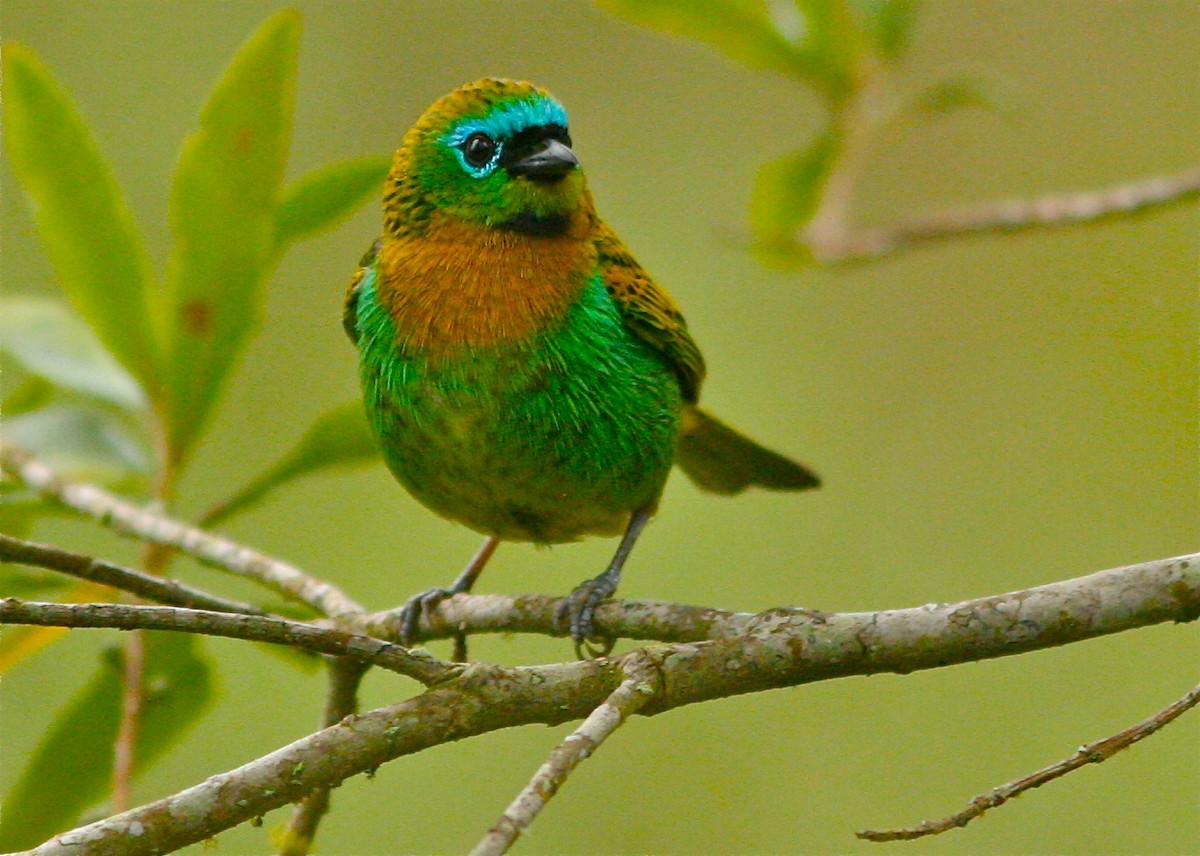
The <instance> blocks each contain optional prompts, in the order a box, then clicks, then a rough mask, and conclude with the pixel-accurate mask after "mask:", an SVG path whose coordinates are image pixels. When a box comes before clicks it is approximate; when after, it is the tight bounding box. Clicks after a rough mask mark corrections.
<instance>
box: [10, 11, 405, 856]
mask: <svg viewBox="0 0 1200 856" xmlns="http://www.w3.org/2000/svg"><path fill="white" fill-rule="evenodd" d="M300 34H301V26H300V17H299V15H298V14H297V13H296V12H294V11H290V10H289V11H284V12H281V13H279V14H277V15H275V16H274V17H272V18H271V19H269V20H268V21H267V22H266V23H264V24H263V26H262V27H261V28H260V29H259V30H258V31H257V32H256V33H255V34H254V35H253V36H252V37H251V38H250V39H249V40H248V41H247V42H246V43H245V44H244V45H243V46H242V47H241V48H240V50H239V51H238V52H237V54H236V55H235V56H234V57H233V59H232V61H231V62H230V63H229V65H228V67H227V68H226V69H225V71H224V73H223V74H222V75H221V77H220V78H219V79H218V81H217V82H216V84H215V86H214V87H213V89H212V92H211V93H210V94H209V96H208V98H207V99H206V100H205V102H204V104H203V106H202V108H201V110H200V114H199V120H198V124H197V127H196V129H195V130H194V131H193V132H192V133H191V134H189V135H188V136H187V138H186V139H185V140H184V142H183V145H182V148H181V150H180V154H179V158H178V161H177V163H176V165H175V170H174V176H173V179H172V184H171V188H170V212H169V215H170V228H171V234H172V235H173V237H174V248H173V250H172V253H171V256H170V259H169V262H168V263H167V265H166V270H165V271H163V272H161V274H160V273H157V272H156V271H155V270H154V267H153V265H152V264H151V261H150V254H149V253H148V251H147V249H146V247H145V244H144V241H143V239H142V236H141V234H140V232H139V229H138V227H137V224H136V222H135V219H134V217H133V215H132V213H131V212H130V210H129V208H128V206H127V205H126V203H125V200H124V198H123V196H122V193H121V188H120V187H119V185H118V183H117V180H116V178H115V177H114V174H113V171H112V169H111V168H110V166H109V165H108V163H107V162H106V160H105V158H104V156H103V154H102V153H101V151H100V149H99V147H98V146H97V145H96V142H95V140H94V138H93V135H92V133H91V131H90V130H89V128H88V125H87V123H86V121H85V120H84V119H83V117H82V116H81V115H80V114H79V112H78V110H77V109H76V107H75V105H74V104H73V103H72V101H71V99H70V97H69V96H68V94H67V93H66V92H65V91H64V90H63V88H62V87H61V86H60V85H59V84H58V83H57V81H56V80H55V79H54V77H53V75H52V74H51V72H50V70H49V69H48V68H47V67H46V66H45V65H44V64H43V63H42V62H41V61H40V60H39V59H38V57H37V56H36V55H35V54H34V53H33V51H31V50H30V49H29V48H27V47H25V46H24V45H21V44H17V43H9V44H6V45H5V46H4V58H3V72H4V80H3V84H4V96H5V97H4V104H3V107H4V125H5V131H6V133H5V143H6V153H7V156H8V158H9V160H10V162H11V164H12V168H13V171H14V173H15V175H16V177H17V179H18V181H19V183H20V186H21V188H22V189H23V190H24V192H25V194H26V196H27V198H28V201H29V205H30V210H31V212H32V214H33V217H34V219H35V221H36V224H37V229H38V233H39V235H40V237H41V240H42V243H43V245H44V246H45V248H46V252H47V254H48V255H49V257H50V259H51V261H52V263H53V266H54V269H55V272H56V274H57V277H58V280H59V283H60V285H61V288H62V291H63V293H64V294H65V296H66V298H67V300H66V302H64V301H60V300H57V299H53V298H44V297H32V296H28V295H19V294H9V295H5V296H4V297H3V298H0V325H2V327H0V360H3V364H4V368H5V375H6V379H7V380H8V383H7V384H6V391H5V395H4V397H3V401H2V402H0V408H2V411H3V413H4V423H3V432H4V438H5V440H6V441H11V442H14V443H17V444H19V445H21V446H22V447H24V448H27V449H30V450H31V451H33V452H35V453H36V454H37V455H38V456H39V458H41V459H43V460H45V461H46V462H47V463H49V464H51V465H52V466H54V467H55V469H57V470H58V471H60V472H62V473H63V474H65V475H67V476H69V477H70V478H72V479H78V480H82V481H87V482H93V483H98V484H101V485H105V486H107V487H110V488H115V489H117V490H120V491H123V492H125V493H128V494H130V495H132V496H134V497H139V498H141V499H143V500H147V499H151V498H153V499H157V500H159V501H160V502H168V501H169V500H170V498H171V494H172V492H173V487H174V485H175V483H176V482H177V480H178V478H179V476H180V474H181V473H182V471H183V470H184V468H185V467H186V465H187V463H188V462H189V460H190V458H191V455H192V452H193V451H194V449H195V448H196V445H197V443H198V441H200V440H201V439H202V438H203V436H204V434H205V431H206V430H207V429H208V427H209V426H210V425H211V424H212V423H213V421H214V419H215V418H216V416H217V413H218V411H219V406H220V403H221V401H222V394H223V391H224V389H225V386H226V381H227V380H228V378H229V376H230V374H231V373H232V371H233V370H234V369H235V367H236V365H237V362H238V358H239V357H240V356H241V354H242V352H243V351H244V349H245V345H246V343H247V341H248V340H249V338H250V337H251V336H252V335H253V334H254V333H255V331H256V330H257V329H258V328H259V327H260V325H261V322H262V306H263V289H264V286H265V284H266V283H267V281H268V280H269V279H270V277H271V274H272V272H273V270H274V268H275V266H276V264H277V262H278V260H279V258H280V257H281V256H282V255H283V253H284V252H286V250H287V249H288V247H289V246H291V245H292V244H294V243H295V242H297V241H300V240H303V239H305V238H307V237H310V236H312V235H314V234H316V233H318V232H320V231H321V230H323V229H326V228H329V227H330V226H332V225H334V224H335V223H337V222H338V221H339V220H341V219H343V218H344V217H346V216H348V215H349V214H350V213H351V212H352V211H353V210H354V209H356V208H357V207H358V206H359V205H361V204H362V203H363V202H364V201H366V200H367V199H370V198H372V197H377V196H378V194H379V191H380V188H381V186H382V183H383V179H384V176H385V175H386V173H387V169H388V158H386V157H383V156H364V157H359V158H354V159H350V160H346V161H341V162H337V163H333V164H330V165H328V166H325V167H323V168H320V169H317V170H315V171H313V172H311V173H309V174H307V175H304V176H302V177H300V178H299V179H297V180H296V181H294V182H292V183H290V184H289V183H285V182H284V175H285V171H286V165H287V156H288V149H289V145H290V142H291V136H292V113H293V105H294V100H295V98H294V96H295V80H296V70H297V59H298V52H299V45H300ZM377 454H378V452H377V449H376V447H375V444H374V442H373V441H372V440H371V438H370V436H369V429H368V426H367V424H366V419H365V416H364V415H363V413H362V410H361V405H359V404H358V402H350V403H347V404H345V405H342V406H340V407H337V408H334V409H333V410H332V411H330V412H329V413H327V414H325V415H324V416H322V417H320V418H319V419H317V420H316V422H315V423H314V425H313V426H312V428H311V429H310V430H309V431H308V432H307V433H306V434H305V435H304V436H303V437H301V438H300V439H299V440H298V441H297V444H296V446H295V448H294V449H293V450H292V451H290V452H289V453H287V454H286V455H285V456H284V457H283V459H282V460H280V461H279V462H278V463H277V464H275V465H273V466H271V467H269V468H268V469H267V470H266V471H265V472H264V473H262V474H261V475H259V476H257V477H256V478H253V479H251V480H250V481H249V482H248V483H247V484H246V485H244V486H243V487H241V488H239V489H237V490H235V491H234V492H233V493H232V495H231V496H230V497H229V498H228V499H227V500H226V501H225V502H222V503H221V504H220V505H218V506H217V507H215V508H214V509H213V510H212V511H211V512H210V513H209V515H208V521H209V522H210V523H214V522H217V521H218V520H222V519H228V518H229V517H230V516H231V515H232V514H234V513H237V512H241V511H244V510H246V509H247V508H249V507H251V506H252V505H254V504H255V503H256V502H259V501H260V500H262V499H263V498H264V497H265V496H267V495H268V494H269V493H270V492H271V491H273V490H276V489H277V488H279V487H280V486H282V485H284V484H286V483H288V482H289V481H291V480H293V479H295V478H296V477H298V476H301V475H304V474H305V473H308V472H312V471H314V470H317V469H320V468H324V467H329V466H333V465H336V464H342V463H348V462H357V461H368V460H373V459H374V458H375V457H376V456H377ZM0 496H2V498H3V504H2V505H0V531H3V532H5V533H8V534H14V535H21V534H24V533H25V532H27V531H28V530H29V529H30V527H31V526H33V525H34V523H35V522H36V521H37V520H38V519H40V518H43V517H45V516H47V515H52V514H56V513H59V509H58V508H57V507H56V506H54V505H53V504H51V503H50V502H49V501H47V500H44V499H42V498H40V497H39V496H37V495H34V494H32V493H30V492H27V491H25V490H23V489H21V488H20V487H18V486H17V485H15V484H13V483H10V482H0ZM0 588H2V589H3V591H5V592H7V593H10V594H16V593H24V594H38V595H41V596H43V597H45V596H51V597H54V598H56V599H58V600H61V601H64V602H81V601H86V600H93V599H104V598H105V595H104V589H103V588H102V587H99V586H97V585H96V584H94V583H84V582H80V583H75V584H71V583H69V582H64V581H63V580H61V579H58V578H56V577H54V576H53V575H50V574H46V573H38V572H29V571H25V570H19V569H17V568H16V567H12V566H0ZM108 597H111V595H108ZM62 635H63V631H62V630H61V629H59V628H33V627H24V628H19V629H16V630H14V631H12V632H9V633H6V634H5V636H4V639H3V641H2V642H0V671H3V670H4V669H7V668H9V667H11V666H12V665H13V664H14V663H17V662H20V661H21V660H23V659H25V658H27V657H30V656H32V655H34V654H36V653H37V652H39V651H42V650H44V649H45V648H46V647H47V646H49V645H50V644H52V643H53V642H54V641H55V640H56V639H58V638H60V637H61V636H62ZM146 636H147V644H146V665H145V670H144V674H143V683H144V685H145V686H147V687H149V688H150V690H151V691H150V697H149V698H148V699H147V700H146V704H145V711H144V716H143V718H142V721H141V729H140V731H141V739H140V740H139V741H138V744H137V755H136V760H137V765H138V767H144V766H145V765H146V764H147V763H149V762H151V761H152V760H153V759H154V758H156V757H158V756H159V755H160V754H161V753H162V752H163V751H164V750H165V749H166V748H168V747H169V746H170V745H171V743H172V742H174V741H175V740H177V739H178V738H179V737H180V736H181V735H182V734H183V733H184V732H185V731H186V730H187V729H188V728H189V727H190V726H191V725H192V724H194V723H195V722H196V720H197V719H198V718H199V716H200V715H201V714H202V713H203V711H204V709H205V707H206V705H207V704H208V703H209V701H210V700H211V698H212V691H213V684H214V676H213V675H212V668H211V664H210V663H209V661H208V659H207V658H206V657H205V656H204V654H203V651H202V650H201V645H200V643H199V641H198V640H196V639H195V638H193V637H190V636H187V635H180V634H167V633H148V634H147V635H146ZM120 656H121V655H120V654H119V652H117V651H116V650H112V651H107V652H106V653H105V654H104V655H103V656H102V658H101V662H99V663H98V664H97V666H96V668H95V672H94V673H93V675H92V677H91V679H90V680H89V681H88V682H87V683H86V684H85V685H84V686H83V687H82V688H81V689H80V690H79V691H78V692H77V693H76V695H75V697H74V699H73V700H72V701H71V702H70V703H68V705H67V706H66V707H65V708H64V709H62V710H61V711H59V713H58V716H57V718H56V719H55V721H54V724H53V725H52V727H51V728H50V730H49V732H48V733H47V734H46V736H45V738H44V739H43V740H42V742H41V744H40V745H39V747H38V749H37V750H36V752H35V753H34V756H33V758H32V759H31V761H30V763H29V765H28V766H27V767H26V769H25V770H24V771H23V773H22V775H21V776H20V778H19V780H18V781H17V783H16V785H15V787H14V788H13V790H12V791H11V792H10V793H9V794H8V795H7V797H6V799H5V800H4V803H3V814H4V818H5V823H4V824H3V826H2V827H0V849H4V850H10V849H16V848H21V847H25V846H29V845H32V844H36V843H37V842H38V841H41V840H43V839H44V838H46V837H47V836H49V835H51V834H53V833H54V832H57V831H59V830H60V829H62V828H64V827H65V826H67V825H69V824H70V823H72V822H74V821H75V820H76V819H77V818H78V817H79V815H80V814H81V813H82V812H83V811H85V810H87V809H88V808H90V807H92V806H95V805H96V804H98V803H99V802H100V801H101V800H102V799H103V797H104V794H105V793H106V791H107V788H108V787H109V784H110V782H109V780H108V777H109V775H110V774H109V772H108V771H110V770H111V769H112V761H113V741H114V738H115V737H116V733H117V728H118V722H119V719H120V705H121V685H122V679H121V668H120V664H119V662H118V661H119V659H120ZM64 776H69V777H70V781H64V780H63V777H64Z"/></svg>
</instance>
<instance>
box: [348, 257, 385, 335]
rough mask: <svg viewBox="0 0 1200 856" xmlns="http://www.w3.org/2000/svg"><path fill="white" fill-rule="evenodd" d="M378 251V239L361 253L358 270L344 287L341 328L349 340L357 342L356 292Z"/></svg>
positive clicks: (360, 286) (373, 262)
mask: <svg viewBox="0 0 1200 856" xmlns="http://www.w3.org/2000/svg"><path fill="white" fill-rule="evenodd" d="M378 252H379V241H376V242H375V243H373V244H371V248H370V249H369V250H367V251H366V253H364V254H363V257H362V259H360V260H359V262H358V270H356V271H355V272H354V276H352V277H351V278H350V286H349V287H348V288H347V289H346V300H345V302H344V303H343V304H342V328H343V329H344V330H345V331H346V335H347V336H349V337H350V341H351V342H353V343H354V344H356V345H357V344H358V293H359V291H360V289H361V288H362V281H363V277H364V276H366V274H367V271H368V270H370V268H371V266H372V265H374V264H375V255H376V254H377V253H378Z"/></svg>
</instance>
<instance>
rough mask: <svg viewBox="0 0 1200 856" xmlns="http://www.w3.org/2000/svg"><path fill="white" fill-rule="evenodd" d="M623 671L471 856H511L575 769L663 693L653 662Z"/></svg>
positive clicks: (627, 662)
mask: <svg viewBox="0 0 1200 856" xmlns="http://www.w3.org/2000/svg"><path fill="white" fill-rule="evenodd" d="M623 668H624V669H625V674H626V677H625V680H623V681H621V684H620V686H618V687H617V688H616V689H615V690H613V692H612V695H610V696H609V697H608V698H606V699H605V700H604V703H603V704H601V705H600V706H599V707H598V708H596V709H595V710H593V711H592V712H591V713H590V714H588V717H587V719H585V720H584V721H583V722H582V723H581V724H580V726H579V727H578V728H576V729H575V730H574V731H573V732H571V733H570V734H569V735H568V736H567V738H566V739H565V740H563V742H562V743H560V744H559V745H558V746H556V747H555V748H554V751H553V752H551V753H550V758H549V760H547V761H546V763H545V764H542V766H541V767H539V768H538V770H537V772H536V773H534V774H533V778H532V779H531V780H530V781H529V784H528V785H526V786H525V787H524V789H522V791H521V793H519V794H517V797H516V799H514V800H513V801H512V802H511V803H509V806H508V808H506V809H505V810H504V813H503V814H501V815H500V818H499V819H498V820H497V821H496V822H495V824H493V825H492V828H491V829H489V830H488V831H487V833H486V834H485V835H484V836H483V838H482V839H481V840H480V842H479V843H478V844H476V845H475V848H474V849H473V850H471V856H503V854H504V853H507V852H508V849H509V848H510V847H512V845H513V844H514V843H515V842H516V840H517V837H518V836H520V834H521V833H522V832H523V831H524V830H525V829H528V828H529V825H530V824H531V823H533V821H534V820H535V819H536V818H537V816H538V815H539V814H540V813H541V811H542V809H543V808H545V806H546V803H547V802H549V801H550V799H551V798H552V797H553V796H554V795H555V794H556V793H558V789H559V788H561V787H562V786H563V783H564V782H566V780H567V777H568V776H569V775H571V773H572V772H573V771H574V770H575V768H576V767H578V766H579V765H580V764H581V763H582V762H583V761H584V760H586V759H587V758H588V757H589V756H590V755H591V754H592V753H593V752H595V751H596V749H597V748H598V747H599V746H600V744H601V743H603V742H604V741H605V740H606V739H607V738H608V736H609V735H610V734H612V733H613V732H614V731H616V730H617V728H619V727H620V726H621V724H622V723H623V722H625V720H626V719H628V718H629V717H631V716H633V714H634V713H636V712H637V711H638V710H639V709H640V708H641V707H642V706H643V705H645V704H646V702H647V701H649V700H650V698H651V697H652V696H653V695H655V694H656V693H657V692H658V686H657V680H656V671H655V667H654V664H653V662H651V661H650V660H649V658H647V657H644V656H639V655H637V654H634V655H630V656H629V657H627V658H625V659H624V661H623Z"/></svg>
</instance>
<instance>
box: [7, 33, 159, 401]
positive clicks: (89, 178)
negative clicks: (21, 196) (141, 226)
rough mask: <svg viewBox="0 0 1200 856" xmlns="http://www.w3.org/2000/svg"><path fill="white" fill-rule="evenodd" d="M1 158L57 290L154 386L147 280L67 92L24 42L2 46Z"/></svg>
mask: <svg viewBox="0 0 1200 856" xmlns="http://www.w3.org/2000/svg"><path fill="white" fill-rule="evenodd" d="M3 102H4V136H5V140H6V142H7V148H8V155H9V160H10V161H11V163H12V166H13V172H14V173H15V174H16V176H17V178H18V180H19V181H20V183H21V186H22V187H23V188H24V189H25V193H26V194H27V195H28V197H29V200H30V203H31V205H32V208H33V213H34V218H35V220H36V221H37V225H38V230H39V232H40V234H41V237H42V242H43V243H44V244H45V245H46V251H47V253H48V254H49V256H50V260H51V261H52V262H53V264H54V268H55V270H56V271H57V272H58V276H59V279H60V280H61V281H62V287H63V289H64V291H66V293H67V296H68V297H69V298H70V299H71V302H72V304H74V306H75V308H76V309H78V310H79V314H80V315H82V316H83V317H84V319H85V320H86V321H87V322H88V323H89V324H91V325H92V328H93V329H94V330H95V331H96V334H97V335H98V336H99V337H100V341H101V342H103V343H104V346H105V347H106V348H108V350H109V351H110V352H111V353H112V354H113V356H115V357H116V358H117V360H118V361H119V362H120V363H121V364H122V365H123V366H125V368H127V369H128V370H129V371H130V372H132V373H133V375H134V376H135V377H137V378H138V379H139V380H140V381H141V383H142V385H143V386H144V387H145V388H147V389H154V387H155V378H156V375H157V369H158V347H157V343H156V341H155V338H154V328H153V325H152V320H151V310H150V289H151V287H152V282H153V273H152V270H151V266H150V260H149V256H147V254H146V250H145V247H144V245H143V243H142V239H141V236H140V235H139V234H138V230H137V227H136V225H135V224H134V222H133V218H132V216H131V215H130V213H129V211H128V209H127V208H126V206H125V202H124V200H123V199H122V198H121V193H120V190H119V188H118V187H117V182H116V180H115V179H114V178H113V175H112V172H111V171H110V169H109V167H108V165H107V164H106V163H105V161H104V159H103V158H102V157H101V155H100V152H99V150H98V149H97V148H96V144H95V142H94V141H93V140H92V136H91V133H90V132H89V131H88V129H87V126H86V125H85V124H84V122H83V119H82V118H81V117H80V116H79V114H78V113H77V112H76V111H75V107H74V105H72V103H71V101H70V99H69V98H68V97H67V94H66V93H65V92H64V91H63V90H62V89H61V88H60V87H59V85H58V83H57V82H56V81H55V80H54V78H53V77H52V76H51V74H50V72H49V70H48V69H47V68H46V67H45V66H44V65H43V64H42V63H41V61H40V60H38V59H37V57H36V56H35V55H34V54H33V52H32V51H30V50H29V49H28V48H26V47H24V46H23V45H20V44H16V43H10V44H7V45H5V46H4V99H3Z"/></svg>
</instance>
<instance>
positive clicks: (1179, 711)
mask: <svg viewBox="0 0 1200 856" xmlns="http://www.w3.org/2000/svg"><path fill="white" fill-rule="evenodd" d="M1198 702H1200V686H1195V687H1193V688H1192V689H1191V690H1190V691H1188V694H1187V695H1185V696H1184V697H1183V698H1181V699H1179V701H1177V702H1175V703H1174V704H1172V705H1170V706H1168V707H1167V708H1165V709H1164V710H1160V711H1159V712H1158V713H1156V714H1154V716H1152V717H1150V718H1149V719H1145V720H1143V721H1141V722H1139V723H1138V724H1137V725H1134V726H1132V727H1130V728H1126V729H1125V730H1124V731H1121V732H1119V733H1117V734H1114V735H1113V736H1112V737H1106V738H1105V739H1103V740H1097V741H1096V742H1095V743H1089V744H1087V745H1086V746H1080V747H1079V749H1078V750H1076V752H1075V754H1073V755H1071V756H1070V757H1069V758H1064V759H1063V760H1061V761H1059V762H1058V763H1056V764H1051V765H1050V766H1049V767H1043V768H1042V769H1040V770H1038V771H1037V772H1035V773H1030V774H1029V775H1028V776H1024V777H1023V778H1020V779H1017V780H1016V781H1015V782H1009V783H1008V784H1006V785H1001V786H1000V787H998V788H993V789H992V790H990V791H988V792H987V793H986V794H980V795H979V796H977V797H975V798H974V799H973V800H971V804H970V805H968V806H967V807H966V808H965V809H963V810H962V811H960V812H958V813H957V814H952V815H950V816H949V817H943V818H941V819H940V820H926V821H924V822H922V823H919V824H918V825H916V826H910V827H907V828H904V829H889V830H866V831H864V832H857V833H855V835H857V836H858V837H859V838H863V839H866V840H867V841H911V840H912V839H914V838H924V837H925V836H926V835H937V834H939V833H942V832H946V831H947V830H949V829H957V828H959V827H962V826H966V825H967V824H968V823H970V822H971V821H972V820H974V819H975V818H977V817H979V816H980V815H982V814H983V813H984V812H985V811H987V810H988V809H990V808H996V807H997V806H1002V805H1004V804H1005V803H1006V802H1008V801H1009V800H1010V799H1012V798H1013V797H1016V796H1020V795H1021V794H1023V793H1024V792H1025V791H1030V790H1033V789H1034V788H1038V787H1041V786H1042V785H1044V784H1046V783H1047V782H1052V781H1054V780H1055V779H1057V778H1059V777H1061V776H1065V775H1066V774H1067V773H1070V772H1071V771H1072V770H1078V769H1079V768H1080V767H1083V766H1086V765H1087V764H1099V763H1100V762H1101V761H1107V760H1108V759H1109V758H1111V757H1112V756H1113V755H1115V754H1117V753H1118V752H1120V751H1121V750H1122V749H1128V748H1129V747H1130V746H1132V745H1133V744H1134V743H1137V742H1138V741H1139V740H1142V739H1144V738H1146V737H1149V736H1150V735H1151V734H1153V733H1154V732H1156V731H1158V730H1159V729H1160V728H1162V727H1163V726H1164V725H1166V724H1167V723H1169V722H1173V721H1174V720H1176V719H1178V718H1179V717H1180V716H1182V715H1183V714H1184V713H1185V712H1186V711H1188V710H1190V709H1191V708H1193V707H1195V706H1196V704H1197V703H1198Z"/></svg>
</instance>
